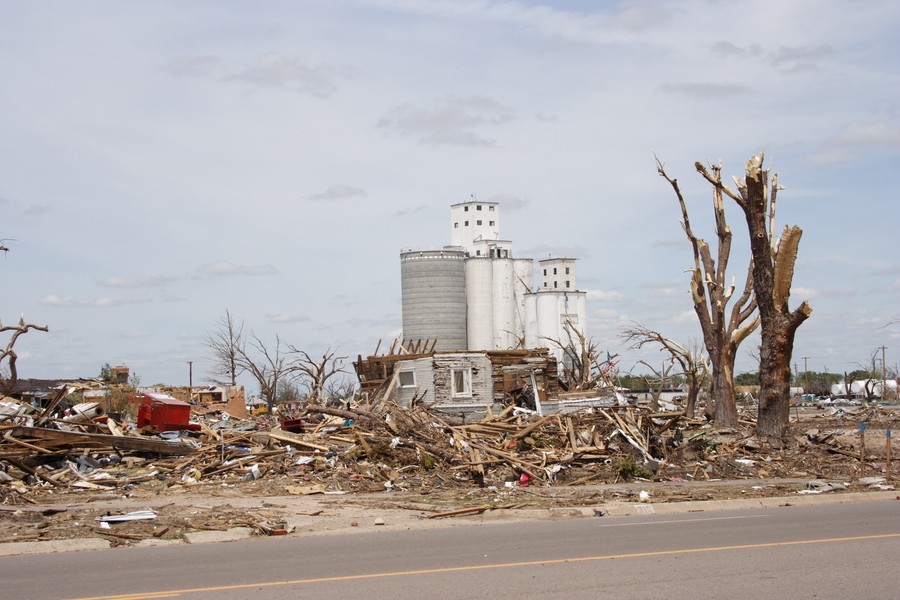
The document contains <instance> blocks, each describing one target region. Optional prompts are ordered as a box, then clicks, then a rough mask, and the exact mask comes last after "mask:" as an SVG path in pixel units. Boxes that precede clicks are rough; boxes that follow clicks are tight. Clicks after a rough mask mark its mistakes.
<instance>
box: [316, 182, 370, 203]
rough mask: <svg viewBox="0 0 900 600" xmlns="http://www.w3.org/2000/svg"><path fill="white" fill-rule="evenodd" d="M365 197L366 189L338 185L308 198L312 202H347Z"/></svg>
mask: <svg viewBox="0 0 900 600" xmlns="http://www.w3.org/2000/svg"><path fill="white" fill-rule="evenodd" d="M365 195H366V191H365V190H364V189H361V188H358V187H353V186H352V185H346V184H343V183H338V184H335V185H330V186H328V189H326V190H325V191H324V192H320V193H318V194H311V195H310V196H308V198H309V199H310V200H346V199H348V198H355V197H358V196H365Z"/></svg>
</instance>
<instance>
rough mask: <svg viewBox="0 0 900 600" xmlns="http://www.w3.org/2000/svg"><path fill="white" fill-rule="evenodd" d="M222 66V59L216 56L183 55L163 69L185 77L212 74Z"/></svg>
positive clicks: (178, 76) (173, 74) (179, 76)
mask: <svg viewBox="0 0 900 600" xmlns="http://www.w3.org/2000/svg"><path fill="white" fill-rule="evenodd" d="M221 67H222V61H221V60H219V58H218V57H216V56H209V55H207V56H181V57H178V58H176V59H174V60H173V61H171V62H170V63H169V64H167V65H166V66H165V67H163V70H164V71H166V72H167V73H169V74H170V75H172V76H173V77H177V78H179V79H183V78H190V77H204V76H210V75H213V74H214V73H215V72H216V71H218V70H219V69H220V68H221Z"/></svg>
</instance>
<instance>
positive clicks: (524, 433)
mask: <svg viewBox="0 0 900 600" xmlns="http://www.w3.org/2000/svg"><path fill="white" fill-rule="evenodd" d="M555 416H556V415H548V416H546V417H543V418H541V419H538V420H537V421H535V422H534V423H532V424H531V425H528V426H527V427H525V428H524V429H522V430H521V431H519V432H518V433H515V434H513V435H512V436H511V437H512V439H514V440H518V439H521V438H523V437H525V436H527V435H528V434H529V433H531V432H532V431H534V430H535V429H537V428H538V427H540V426H541V425H543V424H544V423H546V422H547V421H551V420H552V419H553V418H554V417H555Z"/></svg>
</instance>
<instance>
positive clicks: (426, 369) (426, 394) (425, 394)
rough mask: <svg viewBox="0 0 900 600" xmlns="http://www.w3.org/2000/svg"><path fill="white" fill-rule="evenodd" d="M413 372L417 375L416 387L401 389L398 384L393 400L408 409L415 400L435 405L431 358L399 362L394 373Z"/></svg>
mask: <svg viewBox="0 0 900 600" xmlns="http://www.w3.org/2000/svg"><path fill="white" fill-rule="evenodd" d="M410 370H411V371H413V372H414V373H415V374H416V387H414V388H409V387H400V384H399V382H398V384H397V388H396V390H394V394H393V399H394V401H395V402H397V404H399V405H400V406H404V407H408V406H409V403H410V402H412V400H413V398H421V399H422V402H424V403H425V404H426V405H429V404H433V403H434V376H433V373H434V368H433V366H432V359H431V357H430V356H426V357H424V358H417V359H415V360H403V361H399V362H398V363H397V364H396V365H395V366H394V371H396V372H400V371H410Z"/></svg>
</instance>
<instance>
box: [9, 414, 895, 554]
mask: <svg viewBox="0 0 900 600" xmlns="http://www.w3.org/2000/svg"><path fill="white" fill-rule="evenodd" d="M163 405H164V406H165V407H166V408H165V409H164V410H165V413H161V414H160V416H159V418H158V419H157V421H156V423H157V425H161V427H160V426H157V427H149V428H148V427H143V428H138V427H137V426H136V424H134V423H130V422H127V421H126V420H121V421H119V420H116V419H114V418H112V417H111V416H110V415H107V414H100V413H102V411H99V412H98V411H96V410H94V409H92V408H91V407H83V408H82V410H81V411H76V412H78V414H81V415H85V417H84V418H78V419H75V420H71V419H70V420H65V419H62V418H56V417H52V416H51V414H52V413H51V411H48V410H46V409H44V410H36V409H34V408H32V407H31V406H27V405H24V404H20V403H17V402H16V401H14V400H13V399H11V398H5V399H3V401H2V403H0V523H2V524H3V525H4V531H5V532H6V533H4V536H3V537H2V539H0V541H21V540H41V539H59V538H60V537H66V536H72V535H85V534H86V531H85V528H87V529H88V530H89V531H90V532H93V534H95V535H101V536H104V537H107V538H109V539H111V541H112V542H113V543H114V544H131V543H134V542H135V541H137V540H140V539H147V538H157V539H168V538H173V539H174V538H180V537H181V536H182V535H183V534H184V533H186V532H191V531H226V530H229V529H233V528H237V527H245V528H250V529H251V530H252V531H254V532H256V533H257V534H260V535H286V534H288V533H289V532H290V531H292V529H293V528H292V527H289V526H288V525H287V522H286V521H285V520H284V516H285V515H284V514H283V513H282V512H279V511H278V510H277V509H274V508H267V507H260V508H258V509H254V510H252V511H248V510H245V509H236V508H233V507H230V506H227V505H224V506H218V507H214V508H213V507H199V506H194V507H192V508H191V511H192V512H190V513H185V507H183V506H180V507H174V506H163V507H155V506H154V510H147V511H136V512H130V513H129V512H126V513H124V514H115V511H112V512H110V511H105V512H97V511H94V512H92V511H90V510H89V509H81V513H80V514H78V516H76V513H75V511H73V510H68V511H66V510H61V511H58V512H48V513H46V514H44V513H42V512H33V511H29V510H27V509H28V507H29V506H31V505H34V504H36V503H52V502H60V503H62V502H65V499H66V498H85V497H89V498H92V499H100V498H103V499H114V498H122V497H123V496H125V497H140V498H143V497H154V498H157V497H158V498H167V497H173V498H174V497H177V496H179V495H183V494H190V493H197V494H199V493H202V494H204V495H205V496H207V497H209V496H211V495H215V494H218V495H226V494H229V493H230V494H234V495H243V494H251V495H258V496H261V497H271V496H286V497H287V496H312V495H321V496H336V495H347V494H358V493H363V494H380V497H381V498H383V500H381V501H380V503H381V504H380V505H379V506H384V507H392V506H393V507H399V508H407V509H409V510H415V511H417V512H418V513H425V515H424V516H423V517H422V518H427V519H438V518H447V517H456V516H466V515H475V514H480V513H484V512H487V511H495V510H509V509H516V508H524V507H554V508H563V507H566V506H579V505H580V506H584V505H587V506H590V504H591V503H594V504H596V502H597V495H596V492H590V491H589V490H590V486H591V485H592V484H617V483H623V482H637V483H638V484H639V486H640V487H638V488H637V489H634V490H630V491H627V492H624V491H623V492H621V493H619V492H611V496H608V497H607V499H610V498H612V499H620V500H625V501H629V502H644V503H657V502H670V501H681V500H704V499H711V498H712V497H714V496H711V495H710V494H712V493H713V492H709V491H708V490H709V489H712V488H704V489H706V490H707V491H698V490H699V489H700V488H697V487H696V486H694V489H693V490H686V489H685V487H684V486H685V485H687V484H688V483H689V482H694V483H696V482H706V483H709V484H713V483H714V482H716V481H728V480H735V479H738V480H757V481H758V482H759V480H765V479H779V478H781V479H784V478H792V479H803V480H804V481H808V484H807V485H806V489H804V490H800V491H799V492H798V493H804V494H820V493H825V492H830V493H832V492H840V491H844V490H848V489H860V487H862V488H864V489H870V488H871V489H893V488H891V487H890V486H889V485H887V483H889V481H887V480H886V477H885V476H882V475H886V465H887V464H889V455H887V456H886V454H887V452H886V450H885V449H884V448H882V447H880V446H879V445H877V444H874V443H870V445H869V446H868V447H867V448H866V449H865V450H864V451H863V452H862V454H863V460H864V462H863V464H862V465H861V464H860V455H861V452H860V447H859V443H860V436H859V435H858V434H857V432H856V425H857V424H858V423H854V422H853V420H852V418H851V416H850V414H845V415H843V416H842V417H841V418H840V420H836V419H835V418H833V417H830V416H828V415H826V414H823V413H822V412H821V411H817V412H815V413H812V414H809V415H806V416H805V417H804V418H803V419H802V421H801V423H802V425H803V426H802V427H801V426H800V424H796V426H795V427H794V431H795V433H794V435H793V436H792V437H789V438H788V439H786V440H784V442H783V443H774V441H772V440H764V439H758V438H756V437H755V436H753V435H752V434H751V431H752V430H750V429H749V428H746V429H743V428H742V429H727V428H715V427H713V426H711V425H710V424H709V423H706V422H705V421H701V420H690V419H687V418H685V416H684V414H683V413H682V412H680V411H668V412H652V411H651V410H650V409H649V408H648V407H645V406H637V405H625V406H609V407H597V406H594V407H589V408H583V409H581V410H578V411H576V412H571V413H566V414H551V415H544V416H541V415H539V414H536V413H535V412H533V411H529V410H524V409H521V408H518V407H515V406H513V405H510V406H508V407H507V408H505V409H503V410H502V411H499V412H496V413H495V412H494V411H492V410H490V409H488V410H487V413H486V414H485V415H484V416H483V418H481V419H480V420H476V421H471V422H465V421H464V420H463V421H461V422H460V421H458V420H454V419H453V418H452V415H449V414H448V413H447V412H446V411H434V410H431V409H430V408H429V407H428V406H426V405H424V404H422V403H413V404H411V405H410V406H409V407H401V406H400V405H398V404H396V403H393V402H389V401H378V402H376V403H373V404H359V405H349V406H348V405H341V406H340V407H336V406H324V405H309V406H307V407H306V410H305V411H304V412H303V413H302V414H299V415H294V417H296V418H291V419H275V418H274V417H269V416H265V415H260V416H257V417H254V418H252V419H250V418H248V419H243V418H237V417H234V416H231V415H227V414H226V413H222V412H219V411H201V414H195V413H194V412H193V411H192V410H191V408H192V407H189V411H188V412H187V413H185V412H184V408H181V407H180V405H170V404H166V403H163ZM170 406H175V407H176V409H175V412H174V413H169V412H168V408H169V407H170ZM151 417H152V415H151ZM186 417H189V418H190V422H189V424H190V425H192V426H191V427H189V428H184V429H175V430H168V431H167V429H169V427H168V425H170V424H172V423H173V422H174V421H177V422H179V423H181V424H184V423H185V422H186V421H187V418H186ZM865 417H866V419H867V423H868V435H869V439H870V440H873V439H876V436H878V435H882V433H881V432H882V431H887V430H890V429H891V428H895V424H896V419H897V413H895V412H892V411H891V410H889V409H885V408H879V409H876V410H872V409H869V410H868V411H867V412H866V413H865ZM148 418H149V417H148ZM749 418H750V416H749V415H742V417H741V419H742V420H748V419H749ZM151 421H152V418H151ZM288 429H291V430H292V431H289V430H288ZM869 474H875V475H876V476H875V477H866V476H865V475H869ZM760 483H763V482H760ZM660 486H665V487H660ZM772 488H773V486H772V485H765V484H762V485H745V486H743V489H741V488H736V489H735V492H734V493H735V495H737V496H740V495H741V494H743V495H744V497H746V495H760V496H761V495H771V494H773V493H777V492H778V491H779V490H773V489H772ZM579 489H584V490H585V491H583V492H576V491H572V492H569V491H568V490H579ZM794 491H796V490H783V491H782V492H783V493H794ZM404 494H405V495H404ZM592 494H593V495H592ZM410 495H418V496H419V497H420V498H429V499H431V501H430V502H415V501H410V500H409V497H410ZM394 497H397V498H396V499H393V498H394ZM352 498H353V497H352V496H346V497H345V498H344V499H341V502H344V503H352V502H354V500H353V499H352ZM437 498H443V500H441V501H437V502H436V501H435V499H437ZM567 498H570V500H567ZM567 502H568V503H567ZM585 503H586V504H585ZM20 511H21V512H20ZM322 512H323V511H322V510H309V511H305V512H302V513H295V514H294V517H296V518H318V519H321V518H323V517H322V516H320V515H322ZM594 514H595V515H597V516H602V514H603V511H602V510H601V511H599V512H598V510H596V509H595V511H594ZM379 519H380V520H381V524H383V523H384V519H382V518H380V517H379ZM76 523H77V524H78V525H77V526H76ZM91 523H100V527H97V526H92V525H91ZM110 524H115V526H114V527H110ZM375 525H380V524H379V523H378V521H377V520H376V521H375ZM103 527H106V528H103Z"/></svg>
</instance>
